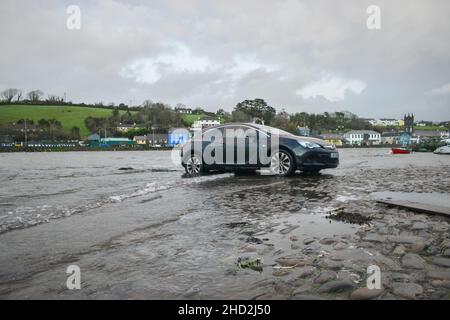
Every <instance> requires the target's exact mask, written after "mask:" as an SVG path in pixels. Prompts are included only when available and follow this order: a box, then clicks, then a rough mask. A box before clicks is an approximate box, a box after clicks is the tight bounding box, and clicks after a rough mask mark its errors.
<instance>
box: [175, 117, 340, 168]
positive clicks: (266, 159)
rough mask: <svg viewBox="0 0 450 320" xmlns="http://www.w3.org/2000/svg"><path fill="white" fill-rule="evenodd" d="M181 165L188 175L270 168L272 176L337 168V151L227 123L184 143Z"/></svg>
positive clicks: (319, 143) (310, 141)
mask: <svg viewBox="0 0 450 320" xmlns="http://www.w3.org/2000/svg"><path fill="white" fill-rule="evenodd" d="M181 164H182V165H183V166H184V168H185V170H186V173H188V174H189V175H196V174H199V173H202V172H206V171H209V170H221V171H235V172H237V171H241V170H246V171H247V170H258V169H261V168H270V171H271V172H272V174H274V175H278V176H288V175H291V174H293V173H294V172H295V171H296V170H300V171H303V172H312V173H317V172H319V171H320V170H322V169H326V168H336V167H337V166H338V165H339V153H338V151H337V150H336V148H335V147H334V146H331V145H327V143H325V141H323V140H320V139H315V138H310V137H300V136H295V135H293V134H291V133H288V132H286V131H283V130H278V129H276V128H272V127H269V126H264V125H258V124H253V123H251V124H250V123H229V124H225V125H219V126H216V127H213V128H208V129H205V130H203V131H202V132H201V133H199V134H197V135H195V136H194V138H192V139H191V140H189V141H188V142H187V143H186V144H184V145H183V146H182V149H181Z"/></svg>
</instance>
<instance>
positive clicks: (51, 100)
mask: <svg viewBox="0 0 450 320" xmlns="http://www.w3.org/2000/svg"><path fill="white" fill-rule="evenodd" d="M47 102H48V103H51V104H58V103H63V102H64V98H63V97H59V96H57V95H53V94H51V95H48V98H47Z"/></svg>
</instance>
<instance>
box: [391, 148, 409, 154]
mask: <svg viewBox="0 0 450 320" xmlns="http://www.w3.org/2000/svg"><path fill="white" fill-rule="evenodd" d="M391 153H392V154H409V153H411V151H409V150H408V149H406V148H392V149H391Z"/></svg>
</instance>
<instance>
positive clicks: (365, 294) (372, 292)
mask: <svg viewBox="0 0 450 320" xmlns="http://www.w3.org/2000/svg"><path fill="white" fill-rule="evenodd" d="M383 292H384V290H383V289H369V288H359V289H356V290H355V291H353V292H352V294H351V295H350V300H371V299H374V298H376V297H379V296H380V295H381V294H382V293H383Z"/></svg>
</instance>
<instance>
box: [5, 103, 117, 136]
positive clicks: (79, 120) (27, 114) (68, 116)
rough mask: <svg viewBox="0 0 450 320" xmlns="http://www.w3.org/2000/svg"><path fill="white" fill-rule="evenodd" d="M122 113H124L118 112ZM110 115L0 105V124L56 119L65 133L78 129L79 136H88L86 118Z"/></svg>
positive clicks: (74, 109)
mask: <svg viewBox="0 0 450 320" xmlns="http://www.w3.org/2000/svg"><path fill="white" fill-rule="evenodd" d="M120 112H121V113H124V112H125V111H120ZM111 114H112V110H110V109H102V108H86V107H72V106H33V105H31V106H30V105H0V124H6V123H12V122H16V121H18V120H20V119H24V118H27V119H30V120H33V121H35V122H37V121H39V120H40V119H46V120H49V119H56V120H58V121H60V122H61V123H62V125H63V128H64V130H65V131H66V132H70V129H72V127H78V128H80V131H81V135H82V136H87V135H88V134H89V130H88V128H86V126H85V124H84V119H86V118H87V117H89V116H91V117H97V118H106V117H109V116H110V115H111Z"/></svg>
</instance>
